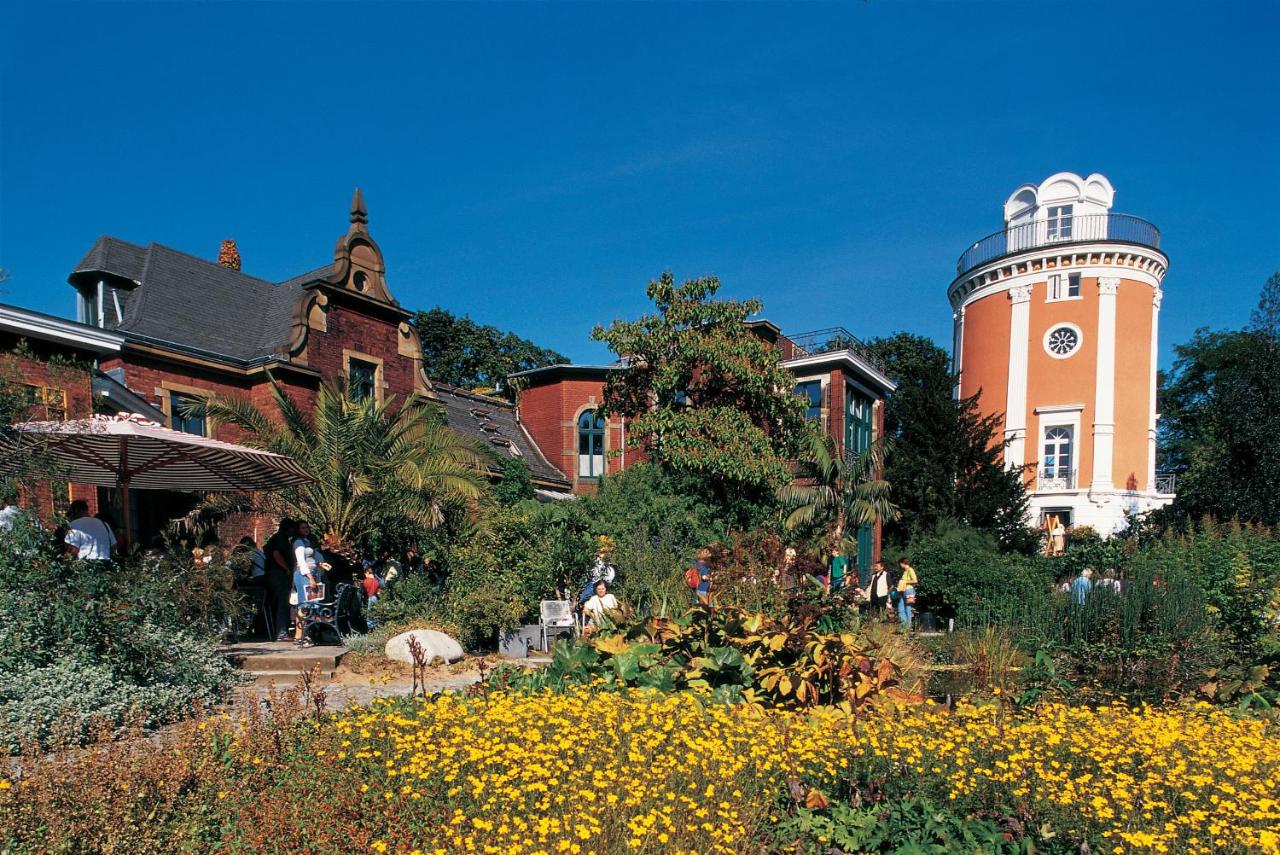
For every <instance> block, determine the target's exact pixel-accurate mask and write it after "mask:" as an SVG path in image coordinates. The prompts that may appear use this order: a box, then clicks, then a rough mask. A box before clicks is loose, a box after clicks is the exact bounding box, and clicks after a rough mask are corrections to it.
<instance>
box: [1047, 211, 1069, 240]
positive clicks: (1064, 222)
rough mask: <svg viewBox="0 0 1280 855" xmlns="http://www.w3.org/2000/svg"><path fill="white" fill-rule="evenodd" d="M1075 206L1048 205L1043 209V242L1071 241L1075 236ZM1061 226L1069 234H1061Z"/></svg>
mask: <svg viewBox="0 0 1280 855" xmlns="http://www.w3.org/2000/svg"><path fill="white" fill-rule="evenodd" d="M1075 207H1076V206H1075V205H1071V204H1067V205H1050V206H1048V207H1047V208H1046V209H1045V218H1044V235H1045V240H1049V241H1059V240H1072V239H1073V237H1074V235H1075V231H1076V230H1075V223H1076V212H1075ZM1063 226H1066V231H1067V232H1069V234H1065V235H1064V234H1063V233H1062V232H1063Z"/></svg>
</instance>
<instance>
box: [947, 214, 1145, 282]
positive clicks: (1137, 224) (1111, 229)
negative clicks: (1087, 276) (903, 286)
mask: <svg viewBox="0 0 1280 855" xmlns="http://www.w3.org/2000/svg"><path fill="white" fill-rule="evenodd" d="M1104 242H1111V243H1132V244H1138V245H1140V246H1148V247H1151V248H1152V249H1159V248H1160V230H1159V229H1158V228H1156V227H1155V226H1154V225H1152V224H1151V223H1149V222H1147V221H1146V220H1144V219H1142V218H1141V217H1135V216H1133V215H1131V214H1110V213H1108V214H1080V215H1076V216H1071V215H1067V216H1065V217H1059V218H1055V219H1041V220H1032V221H1031V222H1029V223H1021V224H1018V225H1011V226H1008V227H1006V228H1003V229H1001V230H1000V231H998V232H996V233H994V234H990V235H987V236H986V237H984V238H982V239H981V240H979V241H977V242H976V243H974V244H973V245H972V246H970V247H969V248H968V249H966V250H965V251H964V252H963V253H962V254H961V255H960V258H959V260H958V261H957V262H956V275H957V276H963V275H965V274H966V273H968V272H969V271H970V270H973V269H974V268H977V267H981V266H982V265H984V264H986V263H987V262H989V261H994V260H995V259H997V258H1001V257H1003V256H1006V255H1013V254H1015V253H1019V252H1025V251H1026V250H1029V249H1037V248H1040V247H1043V246H1057V245H1066V244H1073V243H1104Z"/></svg>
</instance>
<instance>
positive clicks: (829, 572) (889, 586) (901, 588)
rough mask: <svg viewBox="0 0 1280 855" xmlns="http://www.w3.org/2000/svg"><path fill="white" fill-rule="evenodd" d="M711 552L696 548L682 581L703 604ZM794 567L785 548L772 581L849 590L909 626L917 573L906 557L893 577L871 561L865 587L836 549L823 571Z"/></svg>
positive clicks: (869, 608)
mask: <svg viewBox="0 0 1280 855" xmlns="http://www.w3.org/2000/svg"><path fill="white" fill-rule="evenodd" d="M712 555H713V553H712V551H711V549H710V548H703V549H700V550H698V553H697V558H696V559H695V561H694V563H693V565H692V566H690V567H689V568H688V569H686V570H685V584H687V585H688V586H689V588H690V589H692V591H693V594H694V598H695V599H696V600H697V601H698V602H699V603H702V604H704V605H707V604H710V602H711V589H712V576H713V571H712ZM796 566H797V553H796V550H795V549H794V548H792V547H787V548H786V549H785V550H784V551H783V554H782V561H781V562H780V563H779V564H778V565H777V566H776V567H775V568H774V571H773V574H772V577H771V581H772V582H773V583H774V584H775V585H779V586H781V587H783V588H787V589H795V588H799V587H801V586H802V585H803V584H804V583H805V581H806V580H807V581H808V582H810V583H812V584H814V585H817V586H819V587H821V588H822V591H823V593H824V594H831V593H838V592H840V591H844V590H848V591H851V592H852V593H853V596H854V598H855V599H856V600H857V601H858V602H859V603H860V608H861V609H862V610H863V611H865V612H867V613H868V614H870V615H874V616H877V617H878V616H880V615H881V614H883V612H884V611H886V610H887V609H890V608H893V609H895V610H896V611H897V614H898V620H899V621H900V622H901V623H902V625H903V626H904V627H906V628H907V629H910V628H911V627H912V624H913V622H914V619H915V607H916V596H917V588H918V587H919V585H920V576H919V574H918V573H917V572H916V569H915V567H913V566H912V565H911V562H910V560H909V559H908V558H907V557H905V556H904V557H902V558H900V559H898V563H897V572H896V573H894V574H893V575H892V576H891V575H890V573H889V570H888V568H887V567H886V566H885V563H884V562H883V561H876V562H875V563H873V564H872V565H871V573H870V575H869V577H868V579H867V583H866V586H865V587H864V586H863V585H862V584H861V580H860V579H859V576H858V572H857V566H856V565H853V566H851V565H850V564H849V559H848V558H847V557H846V556H845V555H844V554H843V552H842V551H841V550H839V549H836V550H834V551H833V552H832V555H831V558H830V561H829V563H828V564H827V566H826V567H825V568H824V571H825V572H821V573H814V574H806V573H800V572H798V571H797V570H796ZM850 571H852V572H850Z"/></svg>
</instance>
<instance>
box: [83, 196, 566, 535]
mask: <svg viewBox="0 0 1280 855" xmlns="http://www.w3.org/2000/svg"><path fill="white" fill-rule="evenodd" d="M68 281H69V282H70V283H71V285H72V286H73V287H74V288H75V290H76V299H77V314H78V318H79V321H80V324H77V325H74V326H80V327H83V328H96V329H95V333H100V334H109V335H112V336H114V337H115V339H118V340H119V345H118V347H116V348H115V349H114V350H112V351H107V352H103V353H101V354H99V355H98V368H99V369H100V378H101V379H100V382H101V383H104V384H106V383H110V384H113V385H114V387H116V388H115V392H116V397H117V398H121V397H122V396H126V395H127V396H129V397H131V398H132V404H133V406H126V407H125V408H126V409H135V410H137V409H145V410H147V411H148V412H146V413H145V414H147V415H149V416H152V417H157V418H159V419H161V420H163V421H164V422H165V423H166V424H168V425H169V426H171V427H173V428H175V429H177V430H183V431H188V432H191V433H197V434H201V435H206V436H214V437H216V438H218V439H224V440H229V441H233V442H234V441H236V440H237V439H240V437H239V436H238V435H237V433H238V432H237V431H236V430H235V429H234V428H232V427H231V426H229V425H218V424H209V423H207V421H206V420H205V419H204V418H202V417H198V416H191V415H189V414H188V413H189V404H190V403H191V402H192V401H195V400H199V399H202V398H208V397H210V396H214V395H219V396H229V395H237V396H242V397H244V398H247V399H248V400H250V401H252V402H253V403H255V404H257V405H259V406H260V407H263V408H264V409H266V410H267V411H268V412H270V411H271V410H272V409H273V405H272V389H271V381H272V380H273V379H274V381H275V382H276V383H277V384H279V385H280V387H281V388H282V389H283V390H284V391H285V392H286V393H287V394H288V395H289V396H290V397H291V398H293V400H295V401H296V402H297V403H298V404H299V405H301V406H302V407H303V408H304V409H309V408H310V406H311V404H312V403H313V401H314V399H315V395H316V392H317V391H318V389H319V388H320V386H321V384H322V383H324V382H326V381H332V380H336V379H339V378H341V379H342V380H344V381H345V382H346V383H347V385H348V389H349V390H350V393H351V394H353V395H358V396H364V395H371V396H373V397H374V398H376V399H377V400H379V401H382V400H384V399H387V398H389V397H391V396H394V397H395V399H396V400H399V401H404V400H405V399H406V398H408V397H409V396H410V395H412V394H417V395H419V396H422V397H425V398H428V399H432V400H437V401H439V402H440V403H441V404H442V406H443V410H444V412H445V414H446V417H447V418H448V420H449V424H450V426H451V427H453V428H454V429H455V430H457V431H459V432H460V433H463V434H465V435H467V436H470V437H473V438H476V439H478V440H481V441H483V442H485V443H487V444H488V445H490V446H491V447H493V448H494V449H495V450H497V451H498V452H499V453H504V452H505V453H508V454H511V455H513V456H517V455H518V456H522V457H524V458H526V460H527V461H528V462H529V464H530V469H531V472H532V473H533V477H534V482H535V486H537V487H538V488H540V489H543V490H546V491H548V492H562V491H564V490H566V489H567V488H568V481H567V479H566V478H565V476H564V475H563V473H561V472H559V471H558V470H557V469H556V468H555V467H554V466H552V465H550V464H549V463H548V462H547V461H546V460H545V458H543V457H542V456H541V454H540V453H539V451H538V449H537V447H536V446H535V445H534V443H533V441H532V440H531V439H530V438H529V437H528V435H527V434H525V432H524V431H523V429H522V428H521V427H520V425H519V423H518V420H517V419H516V416H515V411H514V408H513V407H511V406H510V405H508V404H505V403H504V402H502V401H497V400H494V399H488V398H482V397H481V396H473V397H474V399H472V398H468V396H469V394H470V393H465V392H464V391H463V390H459V389H453V388H452V387H443V386H441V387H437V386H434V385H433V384H432V382H431V381H430V379H429V378H428V377H427V375H426V373H425V371H424V370H423V365H422V352H421V346H420V344H419V340H418V334H417V331H416V330H415V329H414V327H413V324H412V322H411V320H412V315H413V313H412V312H410V311H409V310H407V309H405V308H404V307H402V306H401V305H400V304H399V302H398V301H397V300H396V299H395V298H394V297H393V296H392V294H391V291H390V289H389V287H388V283H387V270H386V264H385V262H384V260H383V255H382V250H381V249H380V248H379V247H378V244H377V242H376V241H374V239H373V237H372V236H371V235H370V233H369V229H368V214H367V211H366V209H365V206H364V200H363V197H362V195H361V193H360V191H359V190H357V191H356V193H355V196H354V198H353V199H352V203H351V211H350V225H349V227H348V229H347V231H346V234H344V235H343V236H342V237H340V238H339V239H338V242H337V245H336V247H335V248H334V250H333V260H332V261H331V262H329V263H327V264H324V265H322V266H320V267H317V268H316V269H314V270H311V271H309V272H307V273H303V274H301V275H299V276H295V277H293V278H291V279H287V280H285V281H283V282H271V281H268V280H266V279H262V278H258V277H255V276H252V275H250V274H249V273H246V272H245V271H244V270H242V269H241V259H240V255H239V251H238V249H237V248H236V246H235V244H234V242H232V241H223V243H222V247H221V250H220V252H219V257H218V260H217V261H216V262H213V261H208V260H206V259H202V258H196V257H194V256H191V255H188V254H186V253H183V252H179V251H178V250H175V249H171V248H169V247H166V246H162V245H160V244H156V243H151V244H148V245H146V246H139V245H137V244H133V243H129V242H127V241H123V240H120V239H117V238H113V237H102V238H99V239H98V241H97V242H95V243H94V245H93V246H92V247H91V248H90V250H89V252H88V253H87V254H86V255H85V257H84V258H83V259H82V260H81V261H80V262H79V264H77V265H76V266H75V269H74V270H72V272H71V274H70V276H69V277H68ZM64 323H66V322H64ZM463 398H467V400H468V401H469V403H470V404H471V406H470V407H461V406H458V405H456V404H457V402H458V401H459V400H461V399H463ZM470 409H482V410H483V411H484V412H485V413H486V414H487V417H486V418H484V419H480V418H477V417H474V416H472V415H471V414H470V412H468V411H469V410H470ZM133 496H134V499H133V501H134V502H135V503H136V507H135V508H134V513H133V514H132V516H133V518H134V519H135V520H137V521H139V522H138V527H139V528H140V529H142V531H143V533H145V531H146V530H147V529H152V530H154V529H156V528H158V527H159V526H160V525H163V523H164V522H165V521H166V520H168V519H170V518H172V517H174V516H177V515H180V514H181V513H182V512H184V511H185V509H186V507H187V506H189V505H190V503H191V502H193V501H194V499H193V498H192V497H189V496H188V497H185V498H180V497H178V496H174V495H169V494H166V495H163V496H162V495H157V494H147V493H143V492H135V493H134V494H133ZM105 500H106V499H105V498H104V501H105ZM184 503H185V506H184Z"/></svg>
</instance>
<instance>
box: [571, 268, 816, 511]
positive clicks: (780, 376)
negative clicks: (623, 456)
mask: <svg viewBox="0 0 1280 855" xmlns="http://www.w3.org/2000/svg"><path fill="white" fill-rule="evenodd" d="M719 289H720V282H719V280H717V279H716V278H715V277H713V276H712V277H704V278H700V279H690V280H688V281H686V282H684V283H683V284H676V281H675V279H674V277H672V275H671V274H670V273H669V272H668V273H664V274H662V276H661V278H659V279H657V280H655V281H653V282H650V283H649V286H648V289H647V294H648V296H649V299H650V300H652V301H653V303H654V306H655V308H656V309H657V311H656V312H655V313H653V314H647V315H644V316H642V317H641V318H640V319H638V320H635V321H622V320H617V321H614V322H613V323H612V324H611V325H610V326H608V327H600V326H598V327H596V329H595V331H594V332H593V333H592V338H594V339H596V340H597V341H603V342H605V343H606V344H608V345H609V349H610V350H612V351H613V352H614V353H616V354H618V356H620V357H622V358H623V359H624V360H626V362H627V364H628V366H629V367H628V370H626V371H619V372H614V373H613V374H612V375H611V376H610V379H609V382H608V386H607V389H606V391H605V402H604V406H603V407H602V412H605V413H618V414H623V415H625V416H626V417H627V418H628V420H629V421H628V425H627V435H628V439H629V442H630V443H631V444H632V445H633V446H637V447H641V448H643V449H644V450H645V451H646V452H647V453H648V455H649V457H650V459H651V460H653V461H654V462H655V463H657V464H658V465H659V466H662V467H663V468H664V469H667V470H669V471H671V472H673V473H676V474H680V475H688V476H693V477H695V478H697V479H698V480H699V481H701V482H702V483H703V484H705V485H707V486H709V487H711V488H712V489H714V490H715V491H716V493H717V494H718V495H719V496H720V497H722V498H724V499H726V500H728V501H733V500H735V499H737V498H741V497H743V496H747V495H756V496H763V495H772V493H773V491H775V490H776V489H777V488H779V487H781V486H782V485H783V484H785V483H787V482H788V481H789V480H790V478H791V471H790V468H789V465H788V461H790V460H792V459H794V458H795V457H796V455H797V453H798V452H799V451H800V450H801V439H802V438H803V435H804V404H803V402H801V400H800V399H799V398H798V397H797V396H796V395H794V394H793V393H792V387H793V386H794V385H795V379H794V378H793V377H792V376H791V374H790V372H788V371H787V370H786V369H785V368H783V367H782V365H781V363H780V359H779V354H778V352H777V351H776V350H775V349H774V348H773V347H772V346H771V345H770V344H768V343H767V342H765V341H763V340H762V339H760V338H759V337H757V336H755V335H752V334H751V332H750V331H749V330H748V329H747V328H746V327H745V326H744V324H745V322H746V320H747V318H748V317H750V316H751V315H753V314H756V313H758V312H760V310H761V308H762V306H761V304H760V302H759V301H757V300H743V301H735V300H724V299H715V296H716V293H717V292H718V291H719Z"/></svg>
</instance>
